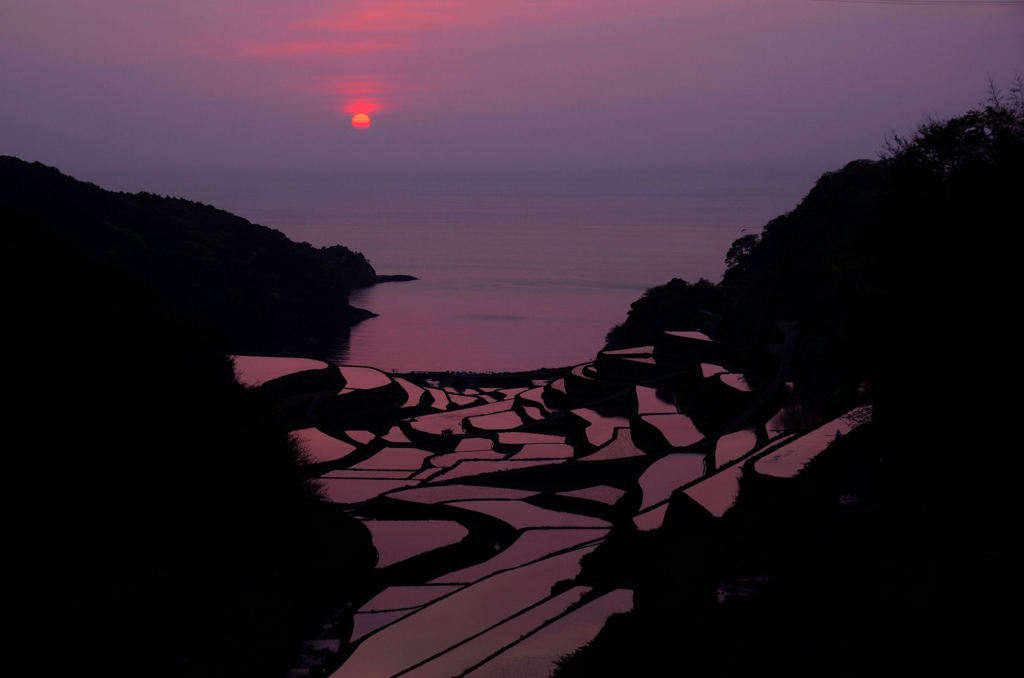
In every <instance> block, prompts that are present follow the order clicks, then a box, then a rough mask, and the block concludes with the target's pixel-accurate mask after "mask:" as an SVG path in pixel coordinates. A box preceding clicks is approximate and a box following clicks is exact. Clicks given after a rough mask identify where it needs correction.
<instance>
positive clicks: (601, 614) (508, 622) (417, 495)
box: [236, 332, 870, 678]
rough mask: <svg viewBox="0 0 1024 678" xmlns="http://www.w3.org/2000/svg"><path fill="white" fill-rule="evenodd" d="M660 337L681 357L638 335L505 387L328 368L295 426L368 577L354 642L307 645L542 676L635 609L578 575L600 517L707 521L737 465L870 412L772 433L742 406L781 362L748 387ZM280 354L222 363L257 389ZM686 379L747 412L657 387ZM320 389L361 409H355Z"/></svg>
mask: <svg viewBox="0 0 1024 678" xmlns="http://www.w3.org/2000/svg"><path fill="white" fill-rule="evenodd" d="M669 339H670V340H671V341H673V342H680V341H682V342H689V343H684V344H682V346H683V350H684V352H685V355H684V354H682V353H681V354H678V355H672V354H671V352H669V353H668V354H667V357H666V358H665V359H664V363H662V362H661V360H662V359H661V358H659V357H658V356H659V355H666V354H665V353H662V354H659V353H657V352H656V353H655V354H654V355H655V357H653V358H652V357H650V356H651V347H640V348H637V349H632V350H626V351H617V352H614V355H608V356H599V357H598V360H596V361H595V362H594V363H590V364H587V365H579V366H575V367H573V368H567V369H566V370H565V371H564V373H563V374H561V375H557V376H554V377H552V378H550V379H548V380H545V381H541V382H537V381H536V380H534V381H532V382H531V381H525V382H524V383H523V384H522V385H520V386H518V387H516V388H498V387H497V386H494V385H492V386H489V387H488V386H484V387H481V386H480V385H479V383H478V384H477V385H476V386H475V387H462V388H456V387H455V386H453V385H451V384H449V385H443V384H442V383H440V382H437V381H431V380H427V379H423V378H418V377H417V375H403V376H401V377H399V376H398V375H387V374H385V373H383V372H380V371H377V370H373V369H371V368H364V367H352V366H342V367H340V368H335V369H339V371H340V373H341V376H342V377H343V378H344V382H345V388H344V389H342V390H341V391H339V393H338V395H336V396H323V395H322V394H321V395H319V396H317V397H316V398H313V399H311V400H310V401H309V403H308V405H307V407H308V410H309V411H310V412H312V413H313V417H312V418H313V420H314V423H315V427H311V426H307V427H304V428H300V429H297V430H296V431H295V435H296V437H297V438H298V439H299V440H300V441H301V442H302V444H303V445H304V447H305V448H306V449H307V450H308V452H309V462H310V464H311V466H310V467H309V468H310V470H311V472H313V473H315V475H316V477H317V478H318V481H319V482H320V484H321V485H322V487H323V490H324V495H325V497H326V499H327V500H328V501H331V502H335V503H338V504H341V505H343V506H344V507H345V509H346V510H347V511H348V512H350V513H351V514H352V515H353V516H354V517H356V518H358V519H359V520H361V521H362V522H363V523H364V524H365V525H366V526H367V528H368V529H369V531H370V533H371V534H372V538H373V543H374V545H375V547H376V548H377V551H378V553H379V559H378V564H377V568H378V573H379V575H380V582H381V585H380V590H379V591H377V593H376V595H373V596H372V597H370V598H368V599H367V600H365V601H364V602H363V604H362V605H361V606H360V607H359V608H358V609H357V610H355V613H354V617H353V624H352V632H351V634H350V636H349V637H346V638H340V639H310V641H309V643H311V646H314V645H316V643H318V642H319V643H320V645H318V647H321V646H323V645H324V642H326V641H330V640H337V641H340V642H338V648H339V652H338V654H337V657H338V658H339V659H341V658H344V661H343V662H341V663H340V665H337V666H336V667H335V666H332V667H331V668H334V669H335V670H334V672H333V674H331V675H333V676H335V677H336V678H344V677H347V676H359V678H372V677H374V676H381V677H384V676H396V675H402V676H442V675H443V676H477V677H482V676H507V675H545V674H544V671H547V670H550V669H551V668H552V667H553V666H554V662H555V661H556V660H557V659H558V658H559V657H561V656H563V655H565V654H568V653H571V652H573V651H574V650H576V649H577V648H578V647H580V646H581V645H583V644H585V643H587V642H589V641H590V640H591V639H592V638H593V637H594V636H595V635H596V634H597V632H598V631H599V630H600V629H601V627H602V625H603V624H604V622H605V620H606V619H607V618H608V616H609V615H611V614H616V613H621V612H627V611H629V610H630V609H631V607H632V592H630V591H628V590H611V591H595V590H591V589H590V588H589V587H586V586H581V585H577V584H575V583H574V579H575V578H576V577H577V575H578V574H579V572H580V567H581V564H580V563H581V560H582V559H583V558H584V556H586V555H587V554H588V553H591V552H593V551H594V550H595V549H597V548H599V547H600V545H601V544H602V542H603V541H604V540H605V539H606V538H607V536H608V535H609V534H610V533H611V532H612V531H614V530H636V529H639V530H655V529H658V528H659V527H661V525H662V522H663V520H664V518H665V516H666V514H667V509H668V506H669V505H670V503H672V502H679V501H686V502H691V503H693V504H696V505H699V506H700V507H703V510H705V511H706V512H707V513H708V514H710V515H712V516H716V517H720V516H722V515H723V514H724V513H725V512H726V511H728V510H729V508H730V507H731V506H732V505H733V503H734V502H735V500H736V497H737V494H738V492H739V487H740V478H741V477H742V476H743V475H744V474H745V473H762V474H770V475H781V476H785V475H793V474H795V473H798V472H799V470H800V468H801V467H802V466H803V465H805V464H806V463H807V461H808V460H809V459H811V458H812V457H813V456H814V455H815V454H818V453H820V452H821V451H822V450H824V449H827V446H828V443H829V442H830V440H834V439H835V436H836V435H837V432H838V434H839V435H844V434H846V433H848V432H849V431H850V430H852V429H853V428H855V427H856V426H857V425H858V424H859V423H860V422H863V421H866V420H867V419H868V418H870V412H869V411H867V410H865V409H863V408H861V409H858V410H856V411H854V412H852V413H851V414H850V415H849V416H846V417H841V418H839V419H837V420H835V421H831V422H828V423H826V424H824V425H821V426H819V427H818V428H816V429H814V430H811V431H807V432H803V431H783V430H779V429H780V426H781V424H780V422H783V421H784V420H785V417H784V416H782V415H781V414H780V415H776V416H774V417H771V416H764V417H763V418H762V419H759V418H758V417H757V416H756V413H760V412H773V411H774V409H773V407H772V405H770V403H777V402H780V400H779V398H780V395H781V396H782V400H781V402H783V403H784V396H785V393H786V391H785V387H784V383H783V382H782V381H781V375H780V378H779V379H776V380H775V382H773V384H778V386H777V388H773V389H769V391H770V392H769V391H764V392H759V391H757V390H755V389H752V388H751V387H750V386H749V385H748V382H747V381H746V379H745V378H744V376H743V375H742V374H741V373H738V372H733V371H730V369H729V365H728V364H726V365H719V364H718V363H717V362H715V363H712V362H709V360H710V359H711V357H713V358H714V359H715V360H717V361H721V355H714V356H711V357H707V356H702V355H701V354H700V350H701V348H700V347H701V346H703V345H704V344H710V343H711V342H709V341H706V337H704V336H703V335H700V334H698V333H683V332H680V333H673V334H672V335H671V336H670V337H669ZM694 346H696V347H697V348H696V349H694ZM716 350H717V347H716ZM610 353H612V352H610ZM636 356H642V357H645V359H647V360H646V361H640V362H637V363H636V367H635V370H636V372H635V374H634V375H633V376H632V377H631V376H630V375H629V373H628V370H629V369H630V368H629V367H628V365H629V363H628V362H626V361H624V360H623V358H627V359H632V358H634V357H636ZM602 358H604V361H602ZM284 360H286V359H272V360H271V362H270V363H268V364H266V365H264V364H263V363H261V361H260V359H258V358H250V357H242V358H238V359H236V365H237V369H238V371H239V373H240V379H242V380H243V381H244V382H245V383H250V384H261V383H266V382H267V381H270V380H272V378H273V375H278V376H281V375H283V374H287V373H288V371H289V370H288V363H286V362H283V361H284ZM686 361H689V365H687V364H686ZM721 362H725V361H721ZM602 364H606V365H611V366H612V368H613V370H614V376H612V374H611V373H608V374H605V373H603V372H602V370H601V369H600V368H599V367H598V366H599V365H602ZM652 365H653V367H654V368H655V369H654V370H653V371H652ZM291 366H292V367H293V368H294V370H295V371H301V370H308V369H321V370H322V369H323V368H324V366H323V365H316V366H311V365H310V364H309V363H308V362H295V363H292V364H291ZM652 374H653V375H655V376H654V378H652ZM693 375H697V376H696V378H697V379H701V380H720V381H721V382H723V383H725V384H727V385H728V386H729V387H730V389H731V390H735V391H737V392H739V393H740V394H742V396H743V398H746V400H736V399H728V400H725V401H723V402H724V403H726V404H725V405H723V406H731V407H742V408H743V409H742V410H737V411H736V412H735V413H731V414H735V417H734V418H733V419H732V421H733V423H732V424H731V425H730V426H729V427H728V428H726V429H719V430H713V429H712V428H711V427H710V426H709V425H708V424H706V423H703V424H702V421H701V419H700V417H698V416H697V415H696V414H694V415H693V416H691V413H688V412H686V411H680V410H679V409H678V408H677V406H676V405H675V404H674V402H672V400H673V399H671V398H666V397H665V394H667V393H672V391H673V389H674V388H675V389H678V388H679V384H680V383H685V382H683V381H681V380H683V379H684V377H685V378H687V379H692V378H693ZM331 398H345V399H347V400H345V401H344V403H346V404H347V403H352V402H354V403H356V407H355V409H356V411H358V416H356V415H353V416H349V415H348V414H346V412H347V410H346V409H345V407H342V406H335V405H336V403H332V402H331ZM737 403H738V404H737ZM759 404H766V405H765V406H759ZM702 426H703V428H702ZM556 584H558V586H556ZM301 672H302V669H297V670H296V673H295V675H301Z"/></svg>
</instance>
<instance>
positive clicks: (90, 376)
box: [0, 158, 376, 676]
mask: <svg viewBox="0 0 1024 678" xmlns="http://www.w3.org/2000/svg"><path fill="white" fill-rule="evenodd" d="M0 168H2V170H0V176H2V179H0V194H2V196H3V201H2V202H0V223H2V226H3V239H4V246H3V248H0V277H2V283H0V284H2V289H3V301H4V310H5V323H4V327H5V330H4V335H3V341H2V346H3V349H4V356H5V359H6V368H5V374H4V376H5V379H4V384H5V386H6V390H7V398H6V403H5V406H4V410H5V422H6V424H7V425H6V436H7V440H6V441H5V444H4V452H5V461H6V464H7V467H6V468H7V475H6V477H7V478H8V479H9V481H10V482H9V483H8V490H7V493H6V494H7V498H8V500H9V504H8V521H7V524H8V526H9V527H8V529H7V530H6V532H5V536H4V543H3V546H4V552H5V554H6V561H5V562H6V563H7V565H8V571H9V574H8V577H9V580H8V588H9V590H11V591H12V595H11V596H9V600H10V602H11V603H12V605H10V606H9V608H8V610H9V619H10V621H11V623H12V624H13V625H14V627H15V630H16V633H15V635H14V637H13V639H12V640H13V642H11V643H10V645H9V647H11V648H12V650H11V652H10V653H9V657H8V659H9V661H10V662H12V663H13V665H14V666H25V667H31V671H32V673H34V674H37V675H62V674H68V673H90V674H98V675H132V676H229V675H234V676H275V675H281V674H282V673H283V672H284V671H285V670H286V669H287V667H288V666H289V665H290V663H291V662H292V661H293V660H294V656H295V654H296V653H297V649H298V648H297V644H298V641H299V639H300V638H301V637H306V636H308V635H309V633H310V631H309V629H307V628H306V625H307V624H308V623H309V620H310V619H312V618H314V617H316V616H317V615H318V614H320V613H322V612H323V611H325V610H327V609H332V608H335V607H339V606H343V605H344V604H345V602H346V601H347V600H348V599H349V598H350V597H351V596H352V595H353V590H354V589H355V587H356V586H357V585H358V582H360V581H361V580H363V579H365V578H366V576H367V574H368V573H369V572H371V571H372V568H373V564H374V562H375V558H376V554H375V552H374V551H373V548H372V545H371V544H370V538H369V534H368V533H367V532H366V530H365V528H363V527H362V526H361V525H360V524H359V523H357V522H356V521H354V520H352V519H350V518H347V517H346V516H343V515H338V514H337V513H335V512H333V511H331V510H330V509H331V506H330V505H329V504H324V503H321V502H319V501H318V500H317V499H318V498H317V491H316V488H315V487H314V486H311V485H310V484H309V483H308V482H307V481H306V480H305V479H304V477H303V475H302V473H301V470H300V461H301V459H300V452H299V451H298V450H297V449H296V447H295V445H294V444H293V442H292V441H291V439H290V438H289V437H288V436H287V434H286V433H285V432H284V431H283V430H282V429H279V428H278V427H277V426H275V425H274V424H273V423H272V420H271V417H269V416H268V413H267V412H266V411H264V410H263V408H262V407H261V405H260V403H259V402H257V400H256V399H255V398H254V395H253V394H252V393H250V392H248V391H246V390H245V389H243V388H242V387H241V386H239V385H238V384H237V383H236V381H235V378H234V372H233V368H232V365H231V362H230V360H229V359H228V358H226V357H225V354H226V352H227V351H229V350H232V351H237V350H242V349H244V348H247V347H252V348H258V347H261V346H280V344H278V343H277V341H278V340H279V339H280V338H281V337H280V335H279V334H277V333H276V332H275V331H270V332H266V331H263V330H262V329H261V328H263V327H265V326H269V325H272V324H274V325H280V326H284V327H287V326H288V325H289V322H290V320H289V318H292V317H293V316H292V314H294V313H298V312H300V311H302V309H303V308H305V311H304V312H305V313H306V314H307V315H308V317H312V318H318V317H323V316H325V315H327V316H329V315H330V313H329V312H327V309H333V310H335V311H338V312H344V310H345V308H347V307H346V305H345V304H344V293H345V288H344V287H342V288H341V289H340V290H338V289H335V303H334V305H333V306H329V305H328V306H327V307H322V306H316V304H313V305H307V304H306V303H305V302H301V303H298V304H296V305H295V306H290V307H288V308H287V309H286V310H282V313H281V315H277V314H276V311H275V312H272V310H273V309H272V308H271V307H272V306H273V305H274V304H275V303H278V302H277V301H273V300H272V299H271V298H270V297H273V295H272V294H271V292H270V290H279V291H281V292H282V294H283V296H284V297H287V296H288V295H289V294H297V293H298V290H299V289H302V291H303V292H304V293H305V292H307V291H309V290H310V289H311V290H312V292H311V296H313V297H317V295H319V301H323V299H324V295H325V294H326V293H327V291H328V289H329V288H330V287H331V286H332V285H339V284H342V282H345V284H347V285H354V284H356V283H357V282H362V281H364V279H365V276H366V275H371V274H372V269H369V266H368V264H366V262H365V261H364V260H362V258H361V257H360V256H359V255H355V254H353V253H350V252H348V251H347V250H344V251H342V250H341V249H338V250H335V249H334V248H332V249H331V250H327V251H317V250H313V249H312V248H309V247H308V246H306V247H303V246H295V245H294V243H287V241H284V242H282V241H283V240H284V239H283V236H280V234H275V233H273V232H270V231H269V229H256V230H252V229H254V228H256V227H252V226H251V225H249V224H248V223H247V222H243V221H242V220H240V219H237V218H235V217H231V216H230V215H227V214H225V213H222V212H218V211H216V210H213V209H212V208H206V207H203V206H199V205H195V204H192V203H186V202H184V201H176V200H167V199H161V198H157V197H155V196H146V195H138V196H127V195H119V194H110V193H107V192H104V191H101V190H99V189H97V188H95V187H92V186H89V185H85V184H80V183H78V182H75V181H74V180H71V179H68V178H67V177H64V176H62V175H60V174H58V173H57V172H56V171H55V170H51V169H48V168H44V167H41V166H38V165H26V164H24V163H20V161H16V160H13V159H10V158H4V159H3V160H2V162H0ZM92 238H95V240H92ZM243 258H248V259H249V261H250V265H251V266H252V267H253V268H254V270H251V271H250V270H247V269H246V268H245V267H244V266H242V264H241V262H240V259H243ZM351 260H354V265H355V268H356V269H359V270H351V269H350V268H349V263H352V261H351ZM337 261H344V262H346V263H343V264H342V265H341V266H334V264H335V263H336V262H337ZM275 266H276V267H277V268H275ZM360 270H361V271H362V272H360ZM318 276H323V279H320V278H318ZM332 276H333V277H332ZM183 277H184V278H187V279H188V280H189V281H190V282H192V283H194V284H195V287H194V288H190V287H189V285H188V284H186V285H184V287H185V289H183V290H179V291H178V292H177V293H175V292H174V291H173V290H172V289H170V288H174V287H175V285H176V283H175V280H177V281H178V282H182V279H183ZM268 277H269V278H277V279H275V280H273V281H272V282H268V281H267V279H266V278H268ZM215 278H218V279H215ZM311 278H317V279H316V280H311ZM261 279H262V280H261ZM346 281H347V282H346ZM305 285H310V288H305V287H304V286H305ZM247 294H252V295H253V296H254V297H255V298H254V299H251V298H249V297H248V296H247ZM268 295H269V296H268ZM203 297H205V298H203ZM274 298H275V299H277V298H276V297H274ZM278 301H279V302H280V304H282V305H285V306H287V304H286V301H283V300H281V299H278ZM234 305H236V308H233V309H229V310H227V311H225V310H224V309H225V308H227V307H230V306H234ZM218 313H222V315H223V318H222V319H226V323H223V324H218V323H217V322H214V320H213V319H211V315H210V314H213V315H216V314H218ZM235 313H237V314H238V316H237V317H241V316H242V315H245V314H247V315H246V319H245V320H243V321H239V322H235V319H236V316H235V315H234V314H235ZM263 313H266V314H267V315H266V316H262V315H261V314H263ZM350 315H351V314H350ZM207 321H209V322H207ZM204 323H205V324H204ZM250 330H251V331H252V333H253V334H252V336H251V337H249V336H246V334H245V333H246V332H248V331H250ZM236 333H239V334H236ZM233 337H234V338H235V339H237V340H238V341H237V342H235V341H234V340H233V339H232V338H233ZM265 342H267V343H265Z"/></svg>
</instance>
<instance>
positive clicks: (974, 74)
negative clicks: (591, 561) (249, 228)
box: [0, 0, 1024, 178]
mask: <svg viewBox="0 0 1024 678" xmlns="http://www.w3.org/2000/svg"><path fill="white" fill-rule="evenodd" d="M1017 70H1024V3H1014V4H1003V5H999V4H995V3H985V2H974V3H964V2H958V3H955V4H947V5H945V6H943V4H942V3H940V2H938V1H937V0H933V1H931V2H928V3H918V4H916V5H915V4H912V3H900V2H892V1H891V0H885V1H875V2H821V1H814V0H745V1H744V0H694V1H683V0H618V1H612V0H486V1H484V0H288V1H284V0H245V1H242V0H175V1H174V2H171V1H169V0H90V1H89V2H79V1H77V0H0V93H2V100H3V106H0V153H4V154H12V155H17V156H20V157H22V158H24V159H27V160H40V161H42V162H45V163H47V164H53V165H56V166H58V167H60V168H61V169H63V170H65V171H68V172H71V173H73V174H74V173H81V174H82V175H83V178H88V176H89V174H90V173H91V172H95V171H101V172H103V173H104V174H107V175H109V174H110V172H111V171H113V172H115V173H117V172H123V173H131V172H133V171H138V170H152V169H157V168H173V169H176V170H180V169H185V170H189V169H197V170H201V169H210V168H216V169H225V170H236V169H241V168H260V169H269V170H279V169H285V170H289V169H305V168H314V169H319V168H328V169H330V168H344V169H347V170H348V169H353V168H362V167H381V168H392V167H410V166H411V167H417V168H438V169H444V168H448V167H465V166H470V167H477V166H479V167H506V166H510V167H537V166H543V167H561V166H570V167H571V166H587V167H618V168H632V167H655V168H656V167H665V166H693V165H697V166H700V165H706V164H716V165H726V166H730V165H736V164H738V163H746V164H754V165H765V166H779V165H799V164H803V165H811V166H815V167H820V168H821V169H830V168H833V167H838V166H840V165H841V164H843V163H844V162H845V161H847V160H850V159H853V158H855V157H874V156H875V155H876V154H877V152H878V151H879V149H880V148H881V142H882V140H883V138H884V137H885V135H886V134H887V133H888V132H889V131H891V130H893V129H896V130H899V131H903V132H906V131H909V130H911V129H913V127H914V126H916V125H917V124H918V123H920V122H922V121H923V119H924V116H925V115H927V114H934V115H937V116H948V115H954V114H957V113H959V112H962V111H964V110H966V109H967V108H969V107H971V106H973V105H974V104H976V103H977V102H978V101H979V100H980V99H981V98H982V97H983V96H984V95H985V90H986V86H987V79H988V78H989V77H992V78H994V79H995V80H996V81H997V82H999V83H1001V84H1003V85H1004V86H1008V85H1009V83H1010V79H1011V78H1012V76H1013V73H1014V72H1015V71H1017ZM359 111H363V112H368V113H370V114H371V115H372V116H373V125H372V127H371V128H369V129H366V130H355V129H353V128H352V126H351V125H350V124H349V119H350V117H351V114H352V113H354V112H359Z"/></svg>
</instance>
